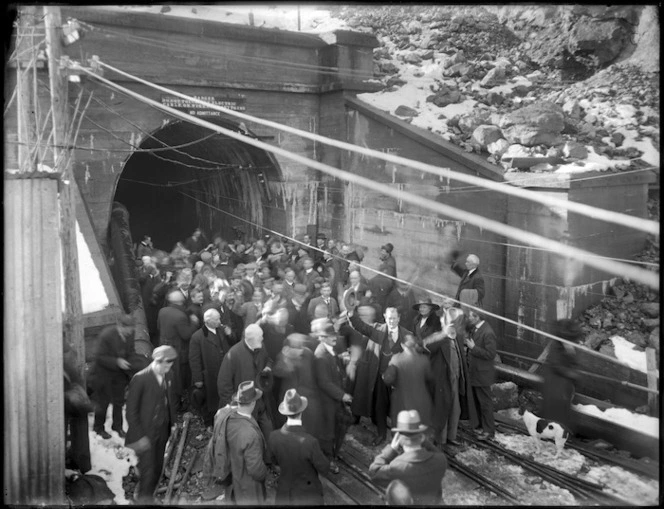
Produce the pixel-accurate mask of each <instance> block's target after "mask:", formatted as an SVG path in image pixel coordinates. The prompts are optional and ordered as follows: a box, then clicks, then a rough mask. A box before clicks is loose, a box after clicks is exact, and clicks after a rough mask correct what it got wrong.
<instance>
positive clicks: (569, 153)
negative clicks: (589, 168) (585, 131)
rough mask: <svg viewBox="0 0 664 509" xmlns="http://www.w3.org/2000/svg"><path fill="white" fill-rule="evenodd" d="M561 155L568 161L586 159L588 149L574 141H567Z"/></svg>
mask: <svg viewBox="0 0 664 509" xmlns="http://www.w3.org/2000/svg"><path fill="white" fill-rule="evenodd" d="M563 155H564V156H565V157H568V158H570V159H586V158H587V157H588V149H587V148H586V146H585V145H582V144H580V143H577V142H575V141H568V142H567V143H565V146H564V147H563Z"/></svg>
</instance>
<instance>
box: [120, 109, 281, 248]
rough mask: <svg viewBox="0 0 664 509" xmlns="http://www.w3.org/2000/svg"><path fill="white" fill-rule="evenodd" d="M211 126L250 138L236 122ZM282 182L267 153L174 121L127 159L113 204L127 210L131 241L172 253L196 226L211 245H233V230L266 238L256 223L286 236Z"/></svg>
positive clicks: (237, 141) (225, 121)
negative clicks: (146, 239)
mask: <svg viewBox="0 0 664 509" xmlns="http://www.w3.org/2000/svg"><path fill="white" fill-rule="evenodd" d="M213 122H214V123H215V124H217V125H220V126H222V127H225V128H227V129H232V130H234V131H238V132H243V133H245V134H246V135H247V136H254V135H253V134H252V133H250V132H249V131H248V130H247V129H246V128H245V127H244V125H243V126H242V128H240V127H239V126H238V125H237V124H236V123H234V122H233V121H230V120H222V119H214V121H213ZM281 180H282V179H281V171H280V169H279V165H278V163H277V161H276V160H275V159H274V157H273V156H272V155H271V154H270V153H268V152H266V151H264V150H261V149H258V148H255V147H252V146H251V145H248V144H246V143H242V142H240V141H239V140H235V139H233V138H229V137H228V136H225V135H223V134H219V133H215V132H211V131H210V130H209V129H205V128H203V127H200V126H197V125H193V124H189V123H187V122H184V121H176V122H173V123H171V124H168V125H167V126H165V127H163V128H161V129H159V130H158V131H156V132H154V133H152V134H151V135H150V136H149V137H148V138H147V139H146V140H145V141H144V142H143V143H141V145H140V149H139V150H137V151H135V152H134V153H133V154H132V155H131V156H130V157H129V159H128V160H127V162H126V163H125V165H124V168H123V171H122V174H121V176H120V179H119V181H118V184H117V188H116V192H115V201H116V202H120V203H122V204H123V205H124V206H125V207H126V208H127V210H128V211H129V221H130V228H131V235H132V238H133V239H134V242H140V240H141V239H142V238H143V235H150V236H151V237H152V241H153V243H154V246H155V247H156V248H157V249H163V250H164V251H171V250H172V249H173V247H174V246H175V244H176V243H177V242H178V241H183V240H185V239H186V238H187V237H189V236H190V235H191V233H192V231H193V230H194V229H195V228H196V227H201V228H202V229H203V231H204V233H205V235H206V236H207V238H208V240H210V241H211V240H212V238H213V236H214V235H216V234H220V235H221V236H222V237H223V238H224V239H226V240H229V241H232V240H234V239H235V238H236V233H237V230H236V228H240V229H241V230H242V231H243V232H244V233H245V235H246V236H249V237H258V236H259V235H263V234H264V232H263V231H262V229H261V228H260V227H259V226H264V227H267V228H270V229H273V230H276V231H285V218H286V214H285V212H284V204H283V200H282V195H281V184H280V183H281ZM208 205H210V206H208ZM215 208H216V209H220V210H216V209H215Z"/></svg>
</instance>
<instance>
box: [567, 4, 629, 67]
mask: <svg viewBox="0 0 664 509" xmlns="http://www.w3.org/2000/svg"><path fill="white" fill-rule="evenodd" d="M627 36H628V34H627V27H626V22H621V21H620V20H616V19H611V20H606V21H600V20H595V19H592V18H589V17H587V16H582V17H581V19H580V20H579V21H577V22H576V24H575V25H574V28H573V29H572V31H571V33H570V35H569V41H568V43H567V49H568V51H569V52H570V53H571V54H572V55H574V54H577V53H581V54H591V55H594V56H595V57H596V58H597V61H598V63H599V65H604V64H606V63H608V62H611V61H613V60H615V58H616V57H617V56H618V55H620V53H621V52H622V50H623V49H624V48H625V44H626V43H627V40H628V39H627Z"/></svg>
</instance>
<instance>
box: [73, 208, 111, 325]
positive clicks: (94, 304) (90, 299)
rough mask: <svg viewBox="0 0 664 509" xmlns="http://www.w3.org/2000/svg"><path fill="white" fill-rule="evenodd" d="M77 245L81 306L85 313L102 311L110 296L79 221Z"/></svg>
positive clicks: (77, 225)
mask: <svg viewBox="0 0 664 509" xmlns="http://www.w3.org/2000/svg"><path fill="white" fill-rule="evenodd" d="M76 245H77V248H78V249H77V250H78V272H79V277H80V279H81V306H82V308H83V313H84V314H85V313H93V312H95V311H101V310H102V309H104V308H107V307H108V305H109V301H108V296H107V295H106V290H105V289H104V285H103V283H102V282H101V276H100V275H99V271H98V270H97V267H96V266H95V262H94V261H93V259H92V253H90V248H89V247H88V244H87V242H86V241H85V237H83V233H82V232H81V227H80V226H79V224H78V221H77V222H76ZM63 287H64V280H63ZM63 306H64V300H63Z"/></svg>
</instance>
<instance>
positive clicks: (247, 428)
mask: <svg viewBox="0 0 664 509" xmlns="http://www.w3.org/2000/svg"><path fill="white" fill-rule="evenodd" d="M262 397H263V391H261V390H260V389H258V388H257V387H256V385H255V383H254V381H253V380H247V381H245V382H242V383H241V384H240V385H239V387H238V390H237V393H236V395H235V401H237V409H236V410H235V411H233V412H231V413H230V414H229V416H228V420H227V422H226V427H225V444H226V447H227V454H228V459H229V462H230V471H231V475H232V478H233V498H234V500H235V502H236V503H237V504H263V503H265V478H266V476H267V473H268V468H267V466H266V465H265V458H266V457H267V448H266V444H265V439H264V438H263V433H262V432H261V429H260V427H259V426H258V423H257V422H256V420H255V419H254V418H253V417H252V413H253V411H254V408H255V407H256V402H257V401H260V399H261V398H262ZM217 441H220V440H219V437H217Z"/></svg>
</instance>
